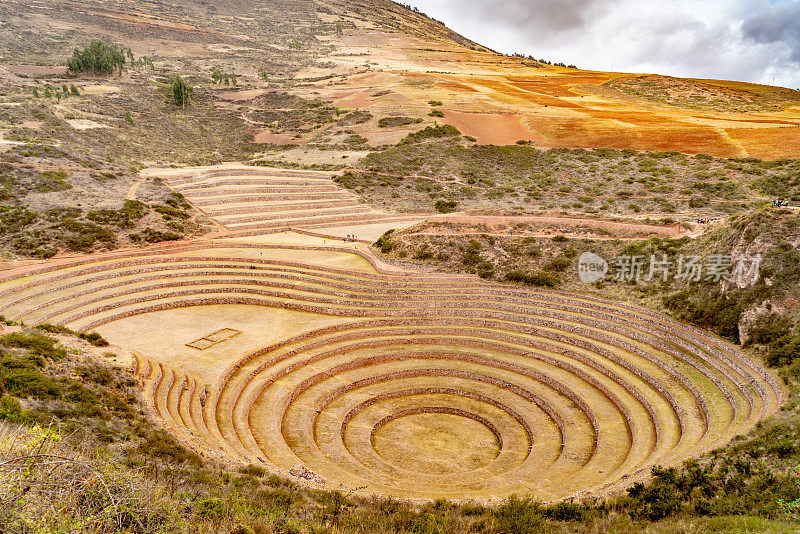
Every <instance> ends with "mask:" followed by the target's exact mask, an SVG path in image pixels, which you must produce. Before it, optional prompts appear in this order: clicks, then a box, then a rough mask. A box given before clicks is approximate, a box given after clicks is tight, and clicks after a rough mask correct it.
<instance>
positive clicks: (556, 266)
mask: <svg viewBox="0 0 800 534" xmlns="http://www.w3.org/2000/svg"><path fill="white" fill-rule="evenodd" d="M570 263H571V262H570V261H569V258H567V257H565V256H559V257H557V258H553V259H552V260H550V261H548V262H547V263H545V264H544V265H543V266H542V269H544V270H545V271H553V272H558V273H563V272H564V271H566V270H567V269H568V268H569V266H570Z"/></svg>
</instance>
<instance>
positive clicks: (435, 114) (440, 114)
mask: <svg viewBox="0 0 800 534" xmlns="http://www.w3.org/2000/svg"><path fill="white" fill-rule="evenodd" d="M428 116H429V117H436V118H438V119H441V118H444V111H442V110H441V109H434V110H433V111H431V112H430V113H428Z"/></svg>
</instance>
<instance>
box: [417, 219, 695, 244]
mask: <svg viewBox="0 0 800 534" xmlns="http://www.w3.org/2000/svg"><path fill="white" fill-rule="evenodd" d="M428 219H429V220H430V221H437V222H448V223H455V224H485V225H488V226H491V225H497V224H537V225H542V226H544V225H548V226H563V227H566V228H580V227H589V228H597V229H603V230H606V231H609V232H618V233H620V234H628V235H630V234H645V235H652V234H658V235H662V236H666V237H672V238H680V237H684V236H691V235H692V234H693V231H695V230H696V228H692V229H691V230H689V229H686V228H684V227H683V226H681V225H674V226H653V225H648V224H635V223H623V222H616V221H606V220H602V219H573V218H569V217H538V216H530V215H520V216H511V215H510V216H504V215H467V214H459V213H453V214H447V215H432V216H430V217H428ZM701 233H702V232H701ZM698 235H699V234H698ZM606 237H610V238H613V236H606Z"/></svg>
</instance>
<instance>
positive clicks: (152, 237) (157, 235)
mask: <svg viewBox="0 0 800 534" xmlns="http://www.w3.org/2000/svg"><path fill="white" fill-rule="evenodd" d="M131 238H132V239H133V234H132V235H131ZM180 238H181V236H180V235H179V234H176V233H175V232H161V231H159V230H153V229H152V228H145V229H144V230H142V233H141V234H140V236H139V239H140V240H142V241H146V242H147V243H161V242H163V241H177V240H179V239H180Z"/></svg>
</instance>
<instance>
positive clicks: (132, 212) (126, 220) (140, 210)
mask: <svg viewBox="0 0 800 534" xmlns="http://www.w3.org/2000/svg"><path fill="white" fill-rule="evenodd" d="M145 214H147V206H146V205H145V204H144V203H143V202H139V201H138V200H126V201H125V203H124V204H123V206H122V209H119V210H92V211H90V212H89V213H87V214H86V218H87V219H89V220H90V221H92V222H95V223H97V224H104V225H114V226H118V227H120V228H134V227H135V226H136V222H138V221H139V220H140V219H141V218H142V217H144V216H145Z"/></svg>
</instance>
